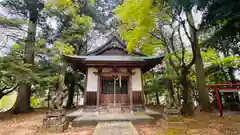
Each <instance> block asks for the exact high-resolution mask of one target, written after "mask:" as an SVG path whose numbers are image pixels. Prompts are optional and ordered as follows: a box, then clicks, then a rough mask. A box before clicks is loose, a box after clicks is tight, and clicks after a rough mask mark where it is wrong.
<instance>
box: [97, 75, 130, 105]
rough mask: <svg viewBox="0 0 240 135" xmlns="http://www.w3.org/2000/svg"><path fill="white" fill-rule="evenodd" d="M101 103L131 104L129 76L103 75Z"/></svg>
mask: <svg viewBox="0 0 240 135" xmlns="http://www.w3.org/2000/svg"><path fill="white" fill-rule="evenodd" d="M100 83H101V91H100V105H108V104H129V95H128V94H129V89H128V86H129V85H128V78H124V77H119V76H113V77H108V78H106V77H101V82H100Z"/></svg>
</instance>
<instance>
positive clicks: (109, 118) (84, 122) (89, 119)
mask: <svg viewBox="0 0 240 135" xmlns="http://www.w3.org/2000/svg"><path fill="white" fill-rule="evenodd" d="M113 121H131V122H132V123H133V124H153V123H155V122H156V119H155V118H154V117H152V116H149V115H146V114H144V113H141V114H140V113H138V114H134V115H130V114H125V115H121V114H111V115H110V114H107V115H83V116H81V117H77V118H76V119H74V120H73V122H72V126H74V127H80V126H96V125H97V124H98V123H99V122H113Z"/></svg>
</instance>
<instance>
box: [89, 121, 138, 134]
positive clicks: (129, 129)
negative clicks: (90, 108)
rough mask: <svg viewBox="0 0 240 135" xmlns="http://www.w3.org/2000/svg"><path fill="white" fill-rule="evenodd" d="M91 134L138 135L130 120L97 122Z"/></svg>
mask: <svg viewBox="0 0 240 135" xmlns="http://www.w3.org/2000/svg"><path fill="white" fill-rule="evenodd" d="M93 135H138V132H137V131H136V129H135V127H134V126H133V124H132V123H131V122H111V123H99V124H98V125H97V127H96V128H95V130H94V132H93Z"/></svg>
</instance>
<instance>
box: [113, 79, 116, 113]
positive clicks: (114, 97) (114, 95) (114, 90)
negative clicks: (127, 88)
mask: <svg viewBox="0 0 240 135" xmlns="http://www.w3.org/2000/svg"><path fill="white" fill-rule="evenodd" d="M113 79H114V83H113V100H114V103H113V105H114V110H116V78H115V76H113Z"/></svg>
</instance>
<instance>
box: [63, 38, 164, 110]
mask: <svg viewBox="0 0 240 135" xmlns="http://www.w3.org/2000/svg"><path fill="white" fill-rule="evenodd" d="M64 59H65V61H66V62H67V63H69V64H70V65H71V66H72V67H73V69H75V70H78V71H80V72H82V73H84V74H85V75H86V79H85V80H86V82H85V91H84V106H95V107H96V108H97V109H98V108H99V106H105V105H109V104H111V105H113V106H114V108H115V107H116V106H118V105H119V104H120V105H126V106H129V107H130V111H133V107H134V106H142V107H143V106H144V93H143V78H142V74H144V73H146V72H147V71H149V70H150V69H152V68H154V67H155V66H156V65H158V64H160V63H161V61H162V59H163V57H147V56H144V55H142V54H141V53H137V52H133V53H132V54H128V52H127V51H126V45H125V43H124V42H123V41H122V40H121V39H120V38H119V37H118V36H115V35H114V36H112V37H111V38H110V39H109V40H108V41H107V42H106V43H105V44H103V45H101V46H99V47H98V48H96V49H94V50H93V51H91V52H89V53H87V55H86V56H69V55H64Z"/></svg>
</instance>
